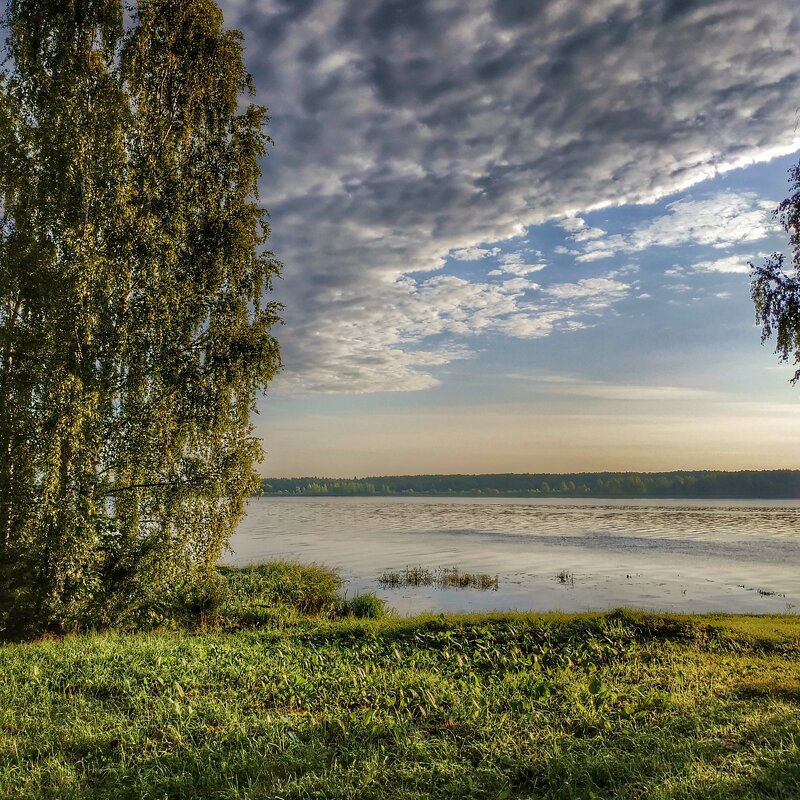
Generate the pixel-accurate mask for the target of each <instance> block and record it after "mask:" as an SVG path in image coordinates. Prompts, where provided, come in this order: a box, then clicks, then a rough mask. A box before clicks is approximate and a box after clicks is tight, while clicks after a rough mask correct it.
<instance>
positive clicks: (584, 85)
mask: <svg viewBox="0 0 800 800" xmlns="http://www.w3.org/2000/svg"><path fill="white" fill-rule="evenodd" d="M221 6H222V8H223V11H224V12H225V13H226V19H227V22H228V23H229V24H230V25H232V26H234V27H238V28H240V29H242V30H243V32H244V34H245V45H246V53H245V55H246V59H247V63H248V67H249V69H250V70H251V71H252V72H253V73H254V75H255V80H256V85H257V86H258V87H259V90H260V91H262V92H263V95H261V96H259V97H258V98H257V99H258V100H259V101H260V102H263V103H264V104H265V105H268V106H269V107H270V112H271V114H272V118H273V122H272V128H271V133H272V134H273V136H274V137H275V139H276V142H277V145H276V147H275V149H274V151H273V154H272V156H271V157H270V158H269V159H268V160H266V161H265V165H264V166H265V175H264V179H263V181H262V192H261V194H262V197H263V198H264V202H265V204H266V205H267V206H268V207H269V208H270V211H271V212H272V225H273V238H272V242H271V246H272V247H273V248H274V249H275V251H276V253H277V255H278V256H279V257H280V258H281V259H282V260H283V261H284V263H285V264H286V272H285V275H286V277H285V279H284V281H283V282H282V284H281V285H280V286H279V288H278V292H279V297H280V299H282V300H283V301H284V302H285V303H286V312H285V319H286V325H285V327H284V328H283V329H282V330H281V332H280V333H281V343H282V348H283V353H284V357H285V360H286V364H287V368H286V377H285V378H284V380H292V381H294V382H295V383H296V384H298V385H304V386H309V387H311V386H313V387H315V388H317V389H325V388H326V387H327V388H328V389H331V390H336V391H339V390H345V389H347V387H348V386H349V387H352V388H354V389H357V390H359V391H367V390H368V388H369V387H370V386H372V387H373V388H375V389H376V390H377V389H381V390H383V389H385V388H386V387H387V386H388V387H392V388H394V389H398V390H399V389H404V388H419V387H421V386H424V385H430V383H431V382H432V381H433V378H432V377H431V374H430V372H429V371H428V367H429V366H430V365H429V363H428V362H427V359H429V358H430V356H429V355H428V354H427V353H428V350H427V349H426V346H425V345H424V343H423V339H421V338H419V337H417V338H414V336H413V335H412V334H411V333H409V332H408V331H409V330H413V329H414V328H415V326H414V325H411V328H410V329H409V328H408V327H407V325H406V318H405V315H406V314H407V310H404V301H403V299H402V298H403V293H402V292H401V291H399V289H398V286H400V285H401V284H400V283H399V281H400V279H401V278H402V276H403V275H409V274H413V273H415V272H421V271H430V270H432V269H436V268H438V267H440V266H441V265H442V263H443V259H445V257H446V256H447V254H448V253H454V254H455V253H460V254H461V255H462V256H466V254H467V253H471V254H472V255H474V254H475V251H476V250H484V249H490V248H489V247H488V246H487V247H478V246H477V245H476V244H475V243H476V242H479V243H480V242H491V243H494V242H499V241H501V240H504V239H508V238H509V237H512V236H519V235H524V234H525V231H526V230H527V228H528V227H529V226H531V225H536V224H538V223H541V222H544V221H546V220H558V219H561V220H562V224H566V225H572V226H573V230H572V232H573V233H575V234H579V233H580V232H581V231H586V228H587V226H586V224H585V222H584V221H583V219H582V218H580V217H577V216H576V215H577V214H578V213H582V214H586V213H588V212H589V211H591V210H596V209H598V208H604V207H610V206H617V205H621V204H625V203H641V202H650V201H653V200H656V199H659V198H662V197H665V196H667V195H669V194H671V193H674V192H676V191H679V190H682V189H684V188H686V187H689V186H691V185H693V184H695V183H697V182H698V181H700V180H703V179H705V178H708V177H711V176H713V175H715V174H718V173H719V172H721V171H725V170H729V169H732V168H734V167H735V166H738V165H741V164H745V163H749V162H753V161H757V160H764V159H767V158H769V157H772V156H774V155H776V154H777V153H778V152H789V151H791V150H792V149H793V148H796V147H797V146H798V144H799V143H800V137H798V134H797V132H796V131H795V129H794V123H795V120H794V116H793V114H792V113H791V111H789V112H787V109H789V110H791V109H793V108H796V107H797V106H798V105H800V71H799V70H798V69H797V56H796V31H797V26H798V24H800V8H798V7H797V6H796V4H795V3H790V2H789V0H761V2H759V3H758V4H754V5H753V6H752V8H748V9H747V13H743V12H742V7H741V3H736V2H733V1H732V0H707V2H703V3H697V4H691V3H690V4H688V5H687V4H680V3H671V2H668V1H667V0H654V2H642V1H641V0H596V2H592V3H586V2H584V0H544V1H543V2H540V3H524V2H513V1H512V0H463V2H453V0H443V2H441V3H439V2H437V3H426V2H408V3H395V2H387V1H386V0H325V2H322V0H302V2H301V1H300V0H298V1H297V2H285V0H263V2H258V3H252V2H249V3H244V2H242V0H222V2H221ZM692 202H694V203H695V205H693V206H688V205H683V206H681V205H677V206H673V207H671V208H670V211H669V213H668V214H667V215H666V216H667V217H668V218H669V219H667V220H663V221H662V222H660V223H658V224H653V225H652V226H650V227H647V226H644V227H642V228H641V229H640V230H637V231H634V232H632V233H631V234H630V235H628V236H624V237H618V238H617V237H613V236H607V235H601V234H600V232H599V231H600V229H596V230H595V231H592V232H585V233H583V234H582V235H583V236H584V237H587V236H589V237H594V238H583V239H582V240H581V241H577V242H576V243H575V244H576V247H575V249H578V250H579V251H580V254H579V256H578V258H580V259H581V260H582V261H583V262H591V261H597V260H600V259H603V258H609V257H611V256H614V255H616V254H619V253H620V252H626V253H630V252H639V251H641V250H643V249H645V248H647V247H650V246H654V245H656V244H660V245H663V246H668V245H670V244H671V243H675V242H678V241H685V242H689V241H691V242H699V243H703V242H705V243H707V244H710V245H711V246H713V247H719V248H723V247H727V246H730V244H731V243H734V244H737V243H743V242H749V241H755V240H756V239H757V238H758V235H759V233H758V232H759V231H760V230H762V229H763V215H762V213H761V212H762V211H763V210H764V209H762V208H761V207H760V206H758V204H757V203H756V202H755V201H751V200H746V201H745V202H744V205H743V206H737V205H736V202H738V201H736V200H735V199H734V200H732V201H730V202H729V203H728V205H727V206H726V205H725V204H724V203H723V204H722V205H719V204H718V205H717V206H716V207H712V206H707V207H706V208H705V209H704V208H703V207H702V206H700V205H697V203H698V202H699V201H692ZM697 214H699V215H700V216H699V217H698V216H697ZM720 214H721V215H722V216H720ZM565 216H567V217H569V219H574V220H576V221H575V222H572V223H570V222H566V221H565V220H564V217H565ZM736 220H738V222H737V221H736ZM743 220H744V222H743ZM721 221H722V223H723V224H721ZM458 257H459V256H456V255H454V258H458ZM482 257H486V258H488V257H494V256H491V255H490V256H482ZM526 264H527V265H528V266H530V267H538V266H540V264H541V259H540V257H538V256H537V257H536V259H535V260H534V259H533V258H530V257H528V258H523V259H522V260H521V261H520V262H519V264H517V265H516V266H517V271H515V270H514V269H511V267H512V266H514V265H511V264H507V265H499V266H498V269H501V270H502V272H503V274H509V275H511V276H514V275H516V276H517V277H523V276H524V275H525V274H530V272H532V271H534V270H533V269H529V270H527V271H526V272H521V271H520V269H519V268H520V267H522V266H523V265H526ZM503 266H505V267H506V268H505V269H503ZM493 277H497V278H500V279H502V275H500V276H497V275H495V276H493ZM495 283H499V281H496V282H495ZM451 288H452V287H451ZM474 291H475V293H476V297H479V296H481V295H482V293H485V292H484V290H483V288H482V286H481V285H480V284H478V285H476V287H475V289H474ZM498 291H499V290H498ZM514 291H519V289H514ZM337 292H338V293H339V294H338V295H337ZM505 296H506V298H508V297H509V293H508V292H506V293H505ZM546 297H549V300H550V301H555V299H556V298H554V297H553V296H552V295H549V296H546ZM542 313H543V312H542V311H541V310H540V309H528V308H519V309H517V311H513V312H508V314H507V315H506V316H505V317H502V319H504V320H505V322H503V325H502V326H501V325H500V323H499V322H498V320H499V319H501V317H499V316H495V317H494V320H495V323H494V324H495V329H496V330H500V328H503V329H504V330H505V331H507V333H506V334H505V335H517V333H513V332H514V331H516V332H522V333H524V334H525V335H532V334H531V333H530V332H532V331H540V330H545V329H548V324H545V323H542V321H541V320H542V319H544V318H543V317H542ZM548 313H549V314H551V315H555V316H551V317H549V318H548V319H551V320H552V325H550V327H549V330H560V329H563V328H569V327H570V326H575V325H580V324H583V323H581V322H580V321H579V320H578V319H576V318H575V317H566V318H563V317H562V318H561V319H560V321H559V320H557V319H556V318H557V317H558V315H559V314H561V313H564V310H563V309H560V310H551V311H549V312H548ZM419 314H420V316H422V317H425V314H424V313H423V311H422V310H420V311H419ZM515 315H516V316H515ZM467 316H469V315H467ZM526 319H527V321H526ZM345 321H347V322H348V323H352V324H353V325H355V327H354V328H351V327H348V325H345ZM462 324H463V325H465V326H466V327H465V330H467V332H466V333H463V334H459V333H456V332H455V330H453V332H452V333H451V334H450V335H452V336H453V337H456V336H459V335H464V336H467V335H473V334H471V333H470V330H471V329H470V326H469V324H468V323H466V322H462ZM451 326H455V321H451ZM503 326H504V327H503ZM387 330H388V331H389V334H387ZM387 335H388V339H387ZM393 341H399V342H402V348H401V349H400V350H398V352H395V351H394V350H392V348H393V347H394V345H392V342H393ZM380 348H384V351H382V352H383V354H384V355H386V358H383V357H382V356H381V355H380V353H379V351H380ZM453 352H459V351H453ZM327 353H329V354H330V355H331V358H332V359H333V360H332V361H331V362H330V364H331V365H333V366H329V365H328V362H327V361H325V358H326V355H325V354H327ZM326 376H327V377H326Z"/></svg>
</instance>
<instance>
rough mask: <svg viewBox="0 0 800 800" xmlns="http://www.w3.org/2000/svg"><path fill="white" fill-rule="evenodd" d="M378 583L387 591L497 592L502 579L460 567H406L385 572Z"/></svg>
mask: <svg viewBox="0 0 800 800" xmlns="http://www.w3.org/2000/svg"><path fill="white" fill-rule="evenodd" d="M378 583H379V584H380V585H381V586H382V587H384V588H386V589H398V588H401V587H404V586H433V587H434V588H435V589H451V588H454V589H483V590H487V589H492V590H494V591H497V589H498V587H499V585H500V579H499V577H498V576H497V575H495V576H494V577H492V576H491V575H486V574H483V573H475V572H461V570H459V568H458V567H439V568H438V569H435V570H432V569H428V568H427V567H406V568H405V569H402V570H384V572H383V573H382V574H381V576H380V577H379V578H378Z"/></svg>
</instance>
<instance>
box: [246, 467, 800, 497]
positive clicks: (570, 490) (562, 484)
mask: <svg viewBox="0 0 800 800" xmlns="http://www.w3.org/2000/svg"><path fill="white" fill-rule="evenodd" d="M261 492H262V494H263V495H266V496H275V495H278V496H283V495H300V496H312V497H313V496H361V495H363V496H369V495H385V496H393V495H462V496H485V495H490V496H491V495H504V496H507V497H663V498H668V497H685V498H725V499H736V498H741V499H770V498H772V499H795V498H800V470H742V471H739V472H723V471H713V470H699V471H685V470H680V471H677V472H576V473H524V474H513V473H509V474H500V475H383V476H378V477H366V478H319V477H313V478H264V479H263V480H262V481H261Z"/></svg>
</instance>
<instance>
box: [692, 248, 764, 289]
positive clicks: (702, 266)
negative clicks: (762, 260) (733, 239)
mask: <svg viewBox="0 0 800 800" xmlns="http://www.w3.org/2000/svg"><path fill="white" fill-rule="evenodd" d="M750 259H751V260H752V256H751V257H750ZM692 269H693V270H695V271H696V272H738V273H744V274H745V275H747V274H748V273H749V272H750V264H749V263H748V257H747V256H725V258H718V259H715V260H713V261H698V262H696V263H694V264H692ZM717 296H719V295H717Z"/></svg>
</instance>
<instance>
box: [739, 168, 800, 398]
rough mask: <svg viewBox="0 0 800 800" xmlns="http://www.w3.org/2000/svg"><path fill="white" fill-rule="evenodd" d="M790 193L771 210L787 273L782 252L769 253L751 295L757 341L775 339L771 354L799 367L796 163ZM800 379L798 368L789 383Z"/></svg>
mask: <svg viewBox="0 0 800 800" xmlns="http://www.w3.org/2000/svg"><path fill="white" fill-rule="evenodd" d="M789 175H790V191H791V194H790V195H789V196H788V197H787V198H786V199H785V200H783V201H782V202H781V204H780V205H779V206H778V208H777V209H776V210H775V216H776V218H777V220H778V222H779V223H780V225H781V227H782V228H783V229H784V230H785V231H786V232H787V233H788V234H789V245H790V247H791V249H792V255H791V261H792V267H791V271H790V272H788V273H787V271H786V270H785V269H784V261H785V256H784V254H783V253H777V252H776V253H773V254H772V255H771V256H769V258H767V260H766V261H765V262H764V264H763V265H761V266H753V265H752V264H751V265H750V266H751V267H752V279H753V280H752V285H751V292H752V297H753V303H754V304H755V309H756V321H757V322H758V324H759V325H761V341H762V342H765V341H766V340H767V339H769V338H770V337H772V336H773V335H774V336H775V352H776V353H777V354H778V356H779V358H780V359H781V361H789V360H790V359H791V361H792V363H793V364H795V365H800V163H798V164H796V165H795V166H794V167H792V169H791V170H790V171H789ZM798 380H800V366H798V368H797V369H796V370H795V373H794V377H793V378H792V383H797V381H798Z"/></svg>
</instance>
